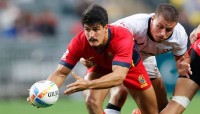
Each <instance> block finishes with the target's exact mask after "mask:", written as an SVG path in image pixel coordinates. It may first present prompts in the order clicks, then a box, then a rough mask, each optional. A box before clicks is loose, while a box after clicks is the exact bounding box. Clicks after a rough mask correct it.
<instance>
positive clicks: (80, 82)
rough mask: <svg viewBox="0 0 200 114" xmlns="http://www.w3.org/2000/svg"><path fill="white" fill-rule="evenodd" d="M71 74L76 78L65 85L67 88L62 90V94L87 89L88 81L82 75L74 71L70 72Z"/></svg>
mask: <svg viewBox="0 0 200 114" xmlns="http://www.w3.org/2000/svg"><path fill="white" fill-rule="evenodd" d="M72 76H73V77H74V78H76V82H74V83H71V84H69V85H67V90H66V91H65V92H64V94H67V95H70V94H72V93H75V92H78V91H83V90H85V89H88V85H89V83H88V82H89V81H87V80H84V79H83V78H82V77H80V76H78V75H77V74H76V73H75V72H72Z"/></svg>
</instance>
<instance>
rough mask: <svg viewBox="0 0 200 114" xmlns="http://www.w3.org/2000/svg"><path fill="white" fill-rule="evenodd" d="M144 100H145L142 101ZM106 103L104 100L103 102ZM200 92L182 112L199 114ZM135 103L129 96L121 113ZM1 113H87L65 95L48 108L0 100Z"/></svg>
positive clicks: (128, 111) (128, 112)
mask: <svg viewBox="0 0 200 114" xmlns="http://www.w3.org/2000/svg"><path fill="white" fill-rule="evenodd" d="M144 102H145V101H144ZM105 104H106V102H105ZM199 106H200V94H198V95H196V96H195V97H194V99H193V100H192V102H191V104H190V105H189V106H188V108H187V110H186V111H185V112H184V114H200V107H199ZM134 108H136V105H135V104H134V102H133V101H132V99H131V98H129V99H128V100H127V101H126V104H125V106H124V107H123V109H122V114H131V112H132V110H133V109H134ZM0 113H1V114H87V110H86V106H85V103H84V101H80V100H78V101H76V100H70V99H67V96H66V97H64V98H62V99H59V100H58V102H57V103H56V104H55V105H53V106H51V107H49V108H35V107H33V106H31V105H29V104H28V103H27V102H26V98H24V99H18V100H0Z"/></svg>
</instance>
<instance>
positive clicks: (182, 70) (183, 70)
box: [177, 56, 192, 78]
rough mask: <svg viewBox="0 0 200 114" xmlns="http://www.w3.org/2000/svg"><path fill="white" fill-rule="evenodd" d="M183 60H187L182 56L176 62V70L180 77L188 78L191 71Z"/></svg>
mask: <svg viewBox="0 0 200 114" xmlns="http://www.w3.org/2000/svg"><path fill="white" fill-rule="evenodd" d="M185 59H189V58H186V57H185V56H183V57H182V58H180V59H179V60H178V61H177V69H178V73H179V75H180V76H186V77H187V78H189V77H190V75H192V71H191V67H190V64H189V63H187V62H185V61H184V60H185Z"/></svg>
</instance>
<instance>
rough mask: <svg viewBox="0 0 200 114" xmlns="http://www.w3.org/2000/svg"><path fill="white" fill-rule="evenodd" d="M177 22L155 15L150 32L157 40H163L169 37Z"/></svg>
mask: <svg viewBox="0 0 200 114" xmlns="http://www.w3.org/2000/svg"><path fill="white" fill-rule="evenodd" d="M176 24H177V22H170V21H166V20H165V19H164V18H163V17H162V16H158V17H155V16H153V17H152V19H151V24H150V32H151V35H152V36H153V38H154V40H155V41H156V42H162V41H163V40H166V39H168V38H169V36H170V35H171V34H172V33H173V29H174V27H175V26H176Z"/></svg>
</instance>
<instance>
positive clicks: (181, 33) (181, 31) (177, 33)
mask: <svg viewBox="0 0 200 114" xmlns="http://www.w3.org/2000/svg"><path fill="white" fill-rule="evenodd" d="M172 37H174V38H179V39H180V37H182V38H181V39H183V40H185V39H188V35H187V33H186V31H185V28H184V27H183V26H182V25H181V24H180V23H177V25H176V26H175V28H174V30H173V35H172Z"/></svg>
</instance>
